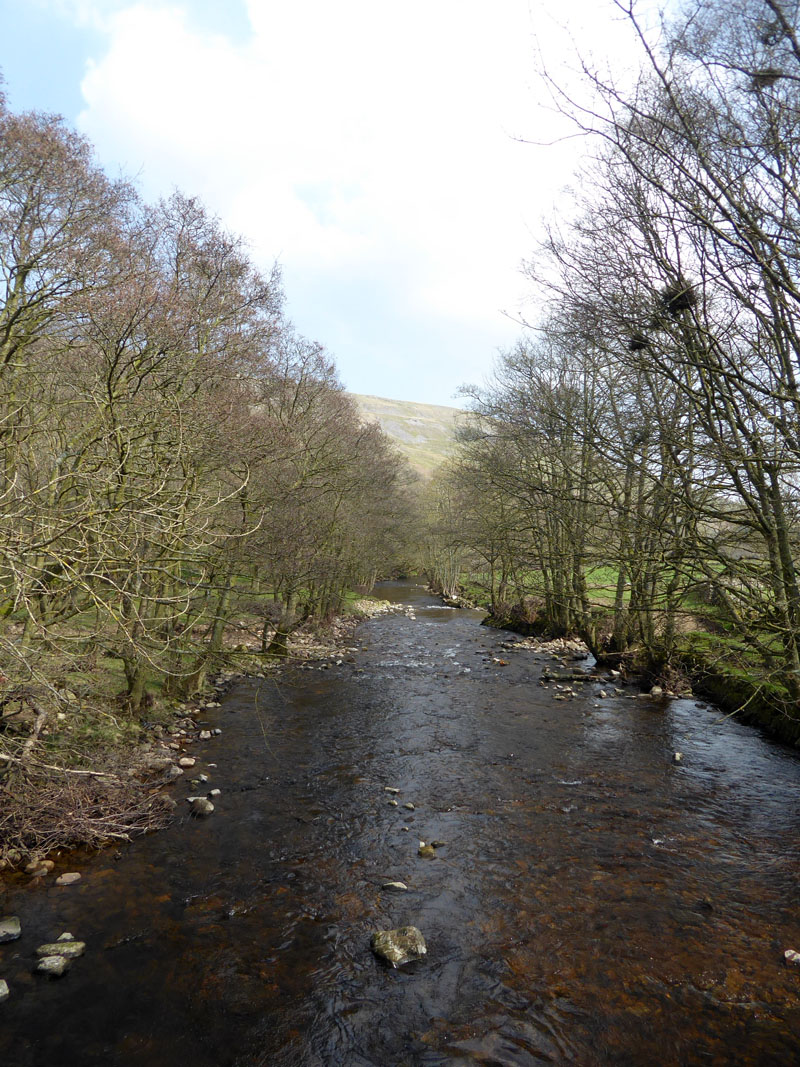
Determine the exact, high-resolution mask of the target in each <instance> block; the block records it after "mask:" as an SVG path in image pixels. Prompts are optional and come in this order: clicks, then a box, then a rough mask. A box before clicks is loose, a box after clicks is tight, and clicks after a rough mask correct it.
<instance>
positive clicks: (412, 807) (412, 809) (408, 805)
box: [403, 801, 415, 811]
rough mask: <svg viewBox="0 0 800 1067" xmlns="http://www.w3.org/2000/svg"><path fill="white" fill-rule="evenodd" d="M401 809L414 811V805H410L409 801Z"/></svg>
mask: <svg viewBox="0 0 800 1067" xmlns="http://www.w3.org/2000/svg"><path fill="white" fill-rule="evenodd" d="M403 807H404V808H408V810H409V811H414V810H415V808H414V805H413V804H412V803H411V801H409V802H408V804H404V805H403Z"/></svg>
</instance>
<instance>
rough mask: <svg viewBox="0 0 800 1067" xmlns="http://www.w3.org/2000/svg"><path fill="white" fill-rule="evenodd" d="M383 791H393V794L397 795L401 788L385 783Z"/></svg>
mask: <svg viewBox="0 0 800 1067" xmlns="http://www.w3.org/2000/svg"><path fill="white" fill-rule="evenodd" d="M383 791H384V793H391V795H392V796H397V794H398V793H399V792H400V790H399V789H395V787H394V786H393V785H385V786H384V787H383Z"/></svg>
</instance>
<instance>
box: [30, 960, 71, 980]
mask: <svg viewBox="0 0 800 1067" xmlns="http://www.w3.org/2000/svg"><path fill="white" fill-rule="evenodd" d="M69 965H70V960H68V959H67V957H66V956H43V957H42V959H40V960H39V962H38V963H37V964H36V970H37V971H38V972H39V974H47V975H49V976H50V977H51V978H60V977H61V975H62V974H63V973H64V971H66V970H67V969H68V967H69Z"/></svg>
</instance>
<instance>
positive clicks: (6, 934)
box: [0, 915, 22, 945]
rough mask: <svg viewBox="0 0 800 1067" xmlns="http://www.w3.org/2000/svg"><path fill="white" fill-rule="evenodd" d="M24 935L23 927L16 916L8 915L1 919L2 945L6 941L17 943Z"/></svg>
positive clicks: (0, 939) (0, 934) (0, 938)
mask: <svg viewBox="0 0 800 1067" xmlns="http://www.w3.org/2000/svg"><path fill="white" fill-rule="evenodd" d="M21 934H22V927H21V926H20V922H19V919H18V918H17V916H16V915H6V916H5V917H4V918H2V919H0V945H1V944H3V942H5V941H16V940H17V938H18V937H20V936H21Z"/></svg>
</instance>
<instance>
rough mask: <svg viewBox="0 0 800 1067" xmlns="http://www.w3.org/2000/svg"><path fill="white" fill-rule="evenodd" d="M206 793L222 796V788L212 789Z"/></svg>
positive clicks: (212, 795) (211, 795)
mask: <svg viewBox="0 0 800 1067" xmlns="http://www.w3.org/2000/svg"><path fill="white" fill-rule="evenodd" d="M208 795H209V796H210V797H221V796H222V790H221V789H212V790H211V791H210V793H209V794H208Z"/></svg>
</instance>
